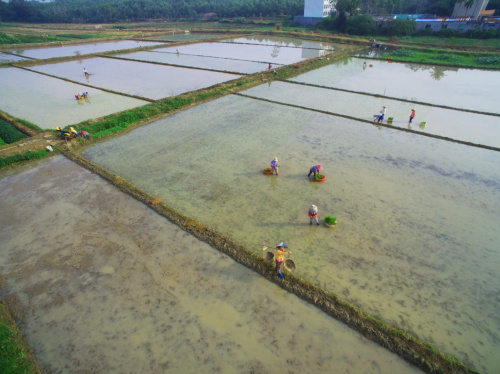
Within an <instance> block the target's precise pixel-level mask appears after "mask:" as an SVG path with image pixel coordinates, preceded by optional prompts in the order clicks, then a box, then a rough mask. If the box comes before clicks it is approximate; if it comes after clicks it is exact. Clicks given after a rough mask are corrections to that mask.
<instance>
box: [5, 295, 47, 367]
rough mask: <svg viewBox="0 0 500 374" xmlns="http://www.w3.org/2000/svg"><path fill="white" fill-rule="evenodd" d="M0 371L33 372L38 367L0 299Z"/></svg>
mask: <svg viewBox="0 0 500 374" xmlns="http://www.w3.org/2000/svg"><path fill="white" fill-rule="evenodd" d="M0 373H2V374H35V373H40V369H39V368H38V365H37V364H36V362H35V360H34V359H33V354H32V352H31V350H30V348H29V347H28V345H27V344H26V342H25V340H24V338H23V337H22V335H21V333H20V332H19V330H18V329H17V328H16V325H15V322H14V320H13V319H12V317H11V316H10V314H9V312H8V311H7V308H5V306H4V305H3V304H2V302H1V301H0Z"/></svg>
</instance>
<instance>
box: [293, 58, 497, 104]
mask: <svg viewBox="0 0 500 374" xmlns="http://www.w3.org/2000/svg"><path fill="white" fill-rule="evenodd" d="M363 62H364V60H363V59H359V58H352V59H348V60H345V61H340V62H338V63H335V64H332V65H330V66H327V67H325V68H322V69H317V70H314V71H311V72H309V73H306V74H302V75H300V76H299V77H297V78H293V79H291V80H292V81H295V82H301V83H308V84H315V85H320V86H325V87H334V88H342V89H347V90H353V91H358V92H359V91H360V92H366V93H371V94H376V95H384V96H389V97H397V98H401V99H407V100H412V101H420V102H423V103H432V104H436V105H444V106H450V107H453V108H460V109H470V110H476V111H482V112H487V113H497V114H500V106H499V105H498V87H499V86H500V71H489V70H479V69H463V68H451V67H445V66H433V65H423V64H403V63H395V62H388V61H367V65H368V67H367V68H365V69H364V68H363ZM369 65H373V67H372V68H370V67H369Z"/></svg>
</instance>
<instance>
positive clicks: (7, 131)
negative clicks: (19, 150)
mask: <svg viewBox="0 0 500 374" xmlns="http://www.w3.org/2000/svg"><path fill="white" fill-rule="evenodd" d="M24 138H26V135H24V134H23V133H21V132H19V130H18V129H16V128H15V127H14V126H12V125H11V124H10V123H8V122H5V121H3V120H0V139H2V140H3V141H4V142H5V143H7V144H10V143H15V142H17V141H18V140H21V139H24Z"/></svg>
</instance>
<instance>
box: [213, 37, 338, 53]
mask: <svg viewBox="0 0 500 374" xmlns="http://www.w3.org/2000/svg"><path fill="white" fill-rule="evenodd" d="M221 43H242V44H257V45H272V46H279V47H295V48H306V49H322V50H329V51H333V50H338V49H342V48H344V47H345V45H344V44H336V43H326V42H318V41H312V40H300V39H295V38H281V37H278V36H266V35H256V36H245V37H239V38H233V39H228V40H223V41H221Z"/></svg>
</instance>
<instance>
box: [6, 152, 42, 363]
mask: <svg viewBox="0 0 500 374" xmlns="http://www.w3.org/2000/svg"><path fill="white" fill-rule="evenodd" d="M51 154H52V153H51V152H48V151H47V150H45V149H43V150H41V151H37V152H32V151H28V152H26V153H19V154H17V155H13V156H7V157H0V169H1V168H4V167H7V166H11V165H14V164H17V163H20V162H23V161H31V160H39V159H41V158H44V157H48V156H50V155H51ZM0 352H1V351H0ZM0 367H1V366H0Z"/></svg>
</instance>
